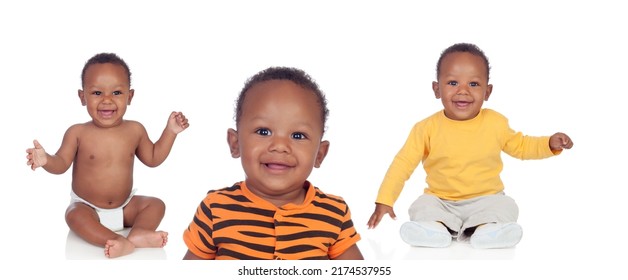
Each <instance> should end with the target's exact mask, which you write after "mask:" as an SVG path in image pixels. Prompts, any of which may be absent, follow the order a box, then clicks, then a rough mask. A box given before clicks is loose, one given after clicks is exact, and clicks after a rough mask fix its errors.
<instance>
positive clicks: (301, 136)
mask: <svg viewBox="0 0 628 280" xmlns="http://www.w3.org/2000/svg"><path fill="white" fill-rule="evenodd" d="M292 139H296V140H303V139H307V136H305V134H303V133H301V132H295V133H292Z"/></svg>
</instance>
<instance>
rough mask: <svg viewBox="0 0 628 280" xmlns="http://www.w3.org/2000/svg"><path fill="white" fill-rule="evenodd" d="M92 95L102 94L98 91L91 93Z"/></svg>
mask: <svg viewBox="0 0 628 280" xmlns="http://www.w3.org/2000/svg"><path fill="white" fill-rule="evenodd" d="M92 94H93V95H101V94H102V92H100V91H94V92H92Z"/></svg>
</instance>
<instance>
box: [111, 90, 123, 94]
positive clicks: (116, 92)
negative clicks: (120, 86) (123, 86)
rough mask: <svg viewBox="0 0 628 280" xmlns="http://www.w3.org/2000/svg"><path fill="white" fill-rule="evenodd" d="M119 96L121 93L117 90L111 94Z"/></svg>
mask: <svg viewBox="0 0 628 280" xmlns="http://www.w3.org/2000/svg"><path fill="white" fill-rule="evenodd" d="M120 94H122V92H121V91H119V90H116V91H114V92H113V95H120Z"/></svg>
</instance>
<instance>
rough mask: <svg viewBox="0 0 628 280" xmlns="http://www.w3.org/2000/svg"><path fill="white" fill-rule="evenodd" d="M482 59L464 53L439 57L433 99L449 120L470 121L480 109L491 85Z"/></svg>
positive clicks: (491, 87) (489, 91)
mask: <svg viewBox="0 0 628 280" xmlns="http://www.w3.org/2000/svg"><path fill="white" fill-rule="evenodd" d="M487 75H488V73H487V72H486V64H485V62H484V60H483V59H482V58H481V57H479V56H477V55H473V54H471V53H468V52H453V53H450V54H448V55H447V56H445V57H444V58H443V60H442V61H441V65H440V75H439V77H438V81H437V82H433V83H432V89H433V90H434V94H435V95H436V98H439V99H441V101H442V102H443V106H444V107H445V116H447V117H448V118H450V119H452V120H459V121H462V120H470V119H472V118H475V116H477V115H478V114H479V113H480V110H482V104H483V103H484V101H485V100H488V98H489V96H490V95H491V92H492V90H493V85H490V84H488V76H487Z"/></svg>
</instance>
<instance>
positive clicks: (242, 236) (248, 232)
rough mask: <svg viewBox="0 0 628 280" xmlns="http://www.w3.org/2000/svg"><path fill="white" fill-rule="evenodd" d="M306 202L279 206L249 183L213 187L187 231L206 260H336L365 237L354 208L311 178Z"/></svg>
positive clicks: (185, 237)
mask: <svg viewBox="0 0 628 280" xmlns="http://www.w3.org/2000/svg"><path fill="white" fill-rule="evenodd" d="M306 185H307V192H306V195H305V200H304V201H303V204H301V205H295V204H287V205H284V206H282V207H277V206H275V205H273V204H272V203H270V202H268V201H265V200H263V199H261V198H260V197H258V196H256V195H255V194H253V193H252V192H251V191H250V190H249V189H248V188H247V187H246V184H245V182H239V183H236V184H235V185H233V186H232V187H228V188H223V189H220V190H211V191H209V192H208V193H207V196H206V197H205V199H203V201H202V202H201V204H200V205H199V206H198V208H197V210H196V214H195V215H194V219H193V221H192V222H191V223H190V225H189V226H188V228H187V229H186V230H185V232H184V233H183V241H184V242H185V244H186V245H187V247H188V249H189V250H190V252H192V253H193V254H194V255H196V256H198V257H200V258H203V259H247V260H256V259H261V260H265V259H287V260H298V259H310V260H311V259H333V258H336V257H338V256H339V255H341V254H342V253H343V252H345V251H346V250H347V249H349V248H350V247H351V246H353V245H354V244H356V243H357V242H358V241H359V240H360V235H359V234H358V233H357V232H356V230H355V228H354V226H353V222H352V220H351V212H350V211H349V207H348V206H347V204H346V203H345V201H344V200H343V199H342V198H341V197H338V196H333V195H329V194H325V193H323V192H322V191H321V190H319V189H318V188H316V187H314V186H313V185H312V184H310V183H309V182H306Z"/></svg>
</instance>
